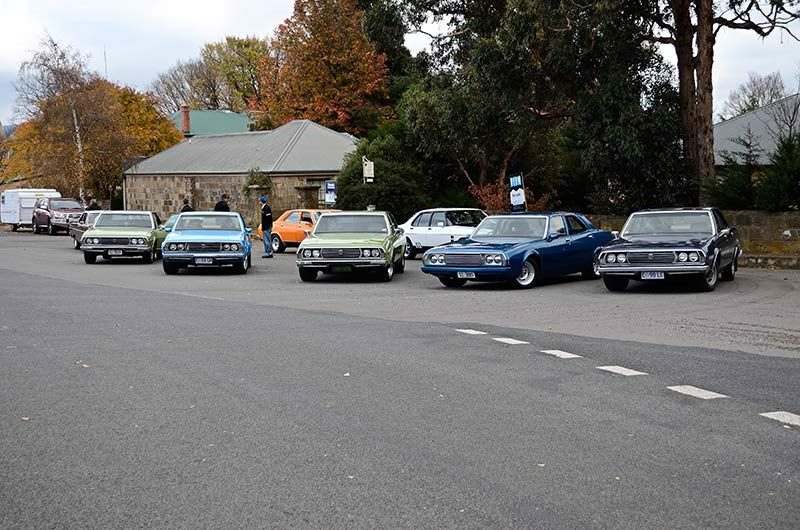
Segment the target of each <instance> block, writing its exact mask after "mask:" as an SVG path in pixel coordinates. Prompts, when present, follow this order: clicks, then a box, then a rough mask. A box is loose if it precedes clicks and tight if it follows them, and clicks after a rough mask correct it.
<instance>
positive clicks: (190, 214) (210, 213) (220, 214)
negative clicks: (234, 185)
mask: <svg viewBox="0 0 800 530" xmlns="http://www.w3.org/2000/svg"><path fill="white" fill-rule="evenodd" d="M178 215H185V216H187V217H188V216H192V215H202V216H206V215H218V216H220V217H226V216H234V215H235V216H237V217H238V216H239V212H212V211H208V212H202V211H201V212H197V211H195V212H179V213H178Z"/></svg>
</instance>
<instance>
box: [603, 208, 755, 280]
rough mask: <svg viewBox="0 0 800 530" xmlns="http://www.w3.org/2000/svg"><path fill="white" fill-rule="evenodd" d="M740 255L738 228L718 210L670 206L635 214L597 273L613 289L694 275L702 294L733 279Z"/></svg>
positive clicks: (606, 248)
mask: <svg viewBox="0 0 800 530" xmlns="http://www.w3.org/2000/svg"><path fill="white" fill-rule="evenodd" d="M741 255H742V250H741V246H740V243H739V239H738V238H737V237H736V229H735V228H733V227H731V226H728V223H727V222H726V221H725V217H723V215H722V212H720V211H719V210H718V209H716V208H667V209H661V210H642V211H638V212H634V213H632V214H631V215H630V217H628V219H627V221H625V225H624V226H623V227H622V231H621V232H620V233H619V236H618V237H617V238H615V239H614V240H612V241H610V242H609V243H608V244H606V245H605V246H604V247H603V249H602V250H601V252H600V254H599V255H598V257H597V262H596V269H597V271H598V272H599V273H600V276H601V277H602V278H603V283H605V286H606V288H607V289H608V290H609V291H623V290H625V288H626V287H627V286H628V282H629V281H630V280H636V281H643V282H651V281H664V280H667V279H669V278H671V277H675V276H685V275H692V276H695V277H696V282H697V286H698V288H699V289H700V290H702V291H713V290H714V289H715V288H716V286H717V281H718V280H719V279H720V278H722V280H726V281H731V280H733V278H734V276H735V275H736V269H737V267H738V260H739V258H740V257H741Z"/></svg>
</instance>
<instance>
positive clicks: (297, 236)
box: [258, 208, 340, 252]
mask: <svg viewBox="0 0 800 530" xmlns="http://www.w3.org/2000/svg"><path fill="white" fill-rule="evenodd" d="M338 211H340V210H311V209H306V208H302V209H299V210H286V211H285V212H283V214H281V216H280V217H278V219H277V220H276V221H275V222H274V223H272V251H273V252H283V251H284V250H285V249H286V247H296V246H297V245H299V244H300V242H301V241H303V240H304V239H305V238H306V231H308V232H310V231H311V230H313V229H314V225H316V224H317V219H319V216H320V215H322V214H323V213H325V212H338ZM258 237H260V238H262V239H263V238H264V235H263V232H262V231H261V225H258Z"/></svg>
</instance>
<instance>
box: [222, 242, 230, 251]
mask: <svg viewBox="0 0 800 530" xmlns="http://www.w3.org/2000/svg"><path fill="white" fill-rule="evenodd" d="M230 249H231V246H230V245H229V244H228V243H223V244H222V250H230Z"/></svg>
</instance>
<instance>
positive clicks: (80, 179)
mask: <svg viewBox="0 0 800 530" xmlns="http://www.w3.org/2000/svg"><path fill="white" fill-rule="evenodd" d="M71 110H72V125H73V127H74V132H75V146H76V147H77V148H78V198H79V199H81V200H83V180H84V171H85V169H84V161H83V140H81V126H80V123H79V122H78V113H77V112H75V105H74V104H72V106H71Z"/></svg>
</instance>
